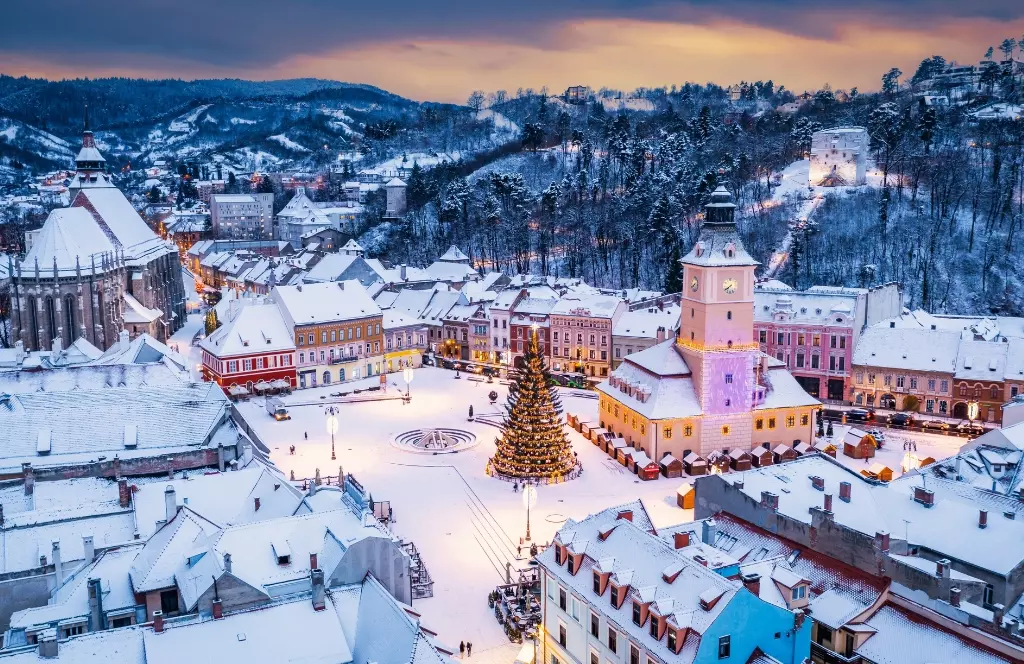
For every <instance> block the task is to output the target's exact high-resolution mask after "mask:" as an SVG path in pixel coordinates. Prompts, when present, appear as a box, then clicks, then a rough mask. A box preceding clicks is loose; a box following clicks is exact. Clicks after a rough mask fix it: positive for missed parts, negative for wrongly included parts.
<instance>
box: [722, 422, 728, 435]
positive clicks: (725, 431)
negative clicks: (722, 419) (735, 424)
mask: <svg viewBox="0 0 1024 664" xmlns="http://www.w3.org/2000/svg"><path fill="white" fill-rule="evenodd" d="M722 435H723V436H728V435H729V425H728V424H726V425H725V426H723V427H722Z"/></svg>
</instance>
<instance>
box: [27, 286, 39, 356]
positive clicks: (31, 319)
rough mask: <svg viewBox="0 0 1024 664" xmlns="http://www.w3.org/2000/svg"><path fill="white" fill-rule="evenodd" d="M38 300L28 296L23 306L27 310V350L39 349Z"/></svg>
mask: <svg viewBox="0 0 1024 664" xmlns="http://www.w3.org/2000/svg"><path fill="white" fill-rule="evenodd" d="M38 307H39V302H37V301H36V298H34V297H28V298H26V300H25V308H26V309H27V310H28V320H27V321H26V323H27V327H28V330H27V331H28V335H27V337H28V345H29V348H28V350H39V316H38Z"/></svg>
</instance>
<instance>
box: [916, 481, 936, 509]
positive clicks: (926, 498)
mask: <svg viewBox="0 0 1024 664" xmlns="http://www.w3.org/2000/svg"><path fill="white" fill-rule="evenodd" d="M914 500H915V501H917V502H919V503H921V504H922V505H924V506H925V507H931V506H933V505H934V504H935V492H934V491H932V490H931V489H926V488H924V487H923V486H915V487H914Z"/></svg>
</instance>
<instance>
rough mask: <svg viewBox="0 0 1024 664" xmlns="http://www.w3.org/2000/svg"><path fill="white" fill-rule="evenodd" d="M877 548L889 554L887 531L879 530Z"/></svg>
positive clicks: (876, 536) (876, 538)
mask: <svg viewBox="0 0 1024 664" xmlns="http://www.w3.org/2000/svg"><path fill="white" fill-rule="evenodd" d="M875 546H876V547H878V550H879V551H881V552H882V553H889V533H888V532H887V531H885V530H879V531H878V532H876V533H875Z"/></svg>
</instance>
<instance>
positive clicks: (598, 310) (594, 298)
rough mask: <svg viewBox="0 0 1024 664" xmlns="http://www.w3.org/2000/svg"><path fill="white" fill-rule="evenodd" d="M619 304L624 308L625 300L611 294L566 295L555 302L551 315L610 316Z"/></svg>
mask: <svg viewBox="0 0 1024 664" xmlns="http://www.w3.org/2000/svg"><path fill="white" fill-rule="evenodd" d="M620 306H621V307H622V308H623V309H625V302H624V301H623V300H622V298H620V297H616V296H612V295H589V296H580V295H566V296H565V297H562V298H560V299H559V300H558V301H557V302H556V303H555V306H554V307H553V308H552V309H551V315H553V316H554V315H561V316H589V317H591V318H611V317H612V316H613V315H614V314H615V311H616V310H617V309H618V308H619V307H620Z"/></svg>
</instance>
